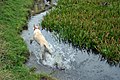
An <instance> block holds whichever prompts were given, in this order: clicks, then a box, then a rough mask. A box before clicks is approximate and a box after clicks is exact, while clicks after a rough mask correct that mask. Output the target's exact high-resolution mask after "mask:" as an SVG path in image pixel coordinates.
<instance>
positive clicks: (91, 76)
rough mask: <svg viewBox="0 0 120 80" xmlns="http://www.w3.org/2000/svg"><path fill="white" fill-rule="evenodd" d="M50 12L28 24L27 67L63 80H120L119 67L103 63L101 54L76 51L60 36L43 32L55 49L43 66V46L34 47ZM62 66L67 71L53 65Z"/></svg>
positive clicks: (25, 34)
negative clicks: (37, 26)
mask: <svg viewBox="0 0 120 80" xmlns="http://www.w3.org/2000/svg"><path fill="white" fill-rule="evenodd" d="M47 13H48V11H45V12H42V13H40V14H37V15H35V16H32V17H31V19H30V20H29V21H28V30H23V32H22V35H21V36H22V38H23V39H24V41H25V42H26V44H27V46H28V49H29V52H30V56H29V60H28V61H27V63H26V65H27V66H28V67H29V68H32V67H35V68H36V69H35V72H36V73H47V74H51V75H52V76H53V77H55V78H57V79H59V80H120V67H119V65H116V66H114V65H113V66H111V65H109V64H108V63H107V60H102V56H101V55H100V54H95V53H94V52H93V51H92V50H90V51H89V52H88V51H87V50H85V49H78V48H75V47H73V46H72V45H71V44H70V43H65V42H62V41H60V40H59V36H58V35H56V33H55V32H49V31H47V30H45V29H42V28H41V29H40V31H41V32H42V34H43V35H44V37H45V38H46V40H47V41H48V43H49V44H50V46H51V48H52V49H53V57H52V58H51V59H53V60H48V62H46V63H40V61H39V59H40V57H39V54H40V45H38V44H37V42H36V41H33V43H32V44H30V39H31V37H32V36H33V25H34V24H40V25H41V22H42V20H43V17H44V16H45V15H46V14H47ZM55 61H56V62H58V64H60V67H64V68H65V70H59V69H57V68H56V67H55V66H54V65H53V64H54V63H53V62H55Z"/></svg>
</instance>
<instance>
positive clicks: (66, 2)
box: [42, 0, 120, 62]
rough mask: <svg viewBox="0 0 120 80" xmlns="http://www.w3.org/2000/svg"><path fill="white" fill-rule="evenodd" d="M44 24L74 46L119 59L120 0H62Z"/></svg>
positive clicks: (110, 58) (115, 59)
mask: <svg viewBox="0 0 120 80" xmlns="http://www.w3.org/2000/svg"><path fill="white" fill-rule="evenodd" d="M42 26H43V27H46V28H47V29H49V30H54V31H56V32H58V33H59V34H60V37H61V38H62V39H64V40H68V41H69V42H72V43H73V44H74V45H79V46H80V47H81V46H82V45H86V47H87V48H92V49H96V50H97V51H99V52H100V53H101V54H102V55H103V56H104V57H105V58H107V59H108V60H112V61H114V62H116V61H117V62H118V61H120V0H59V2H58V6H57V7H56V8H55V9H54V10H52V11H51V12H50V14H47V16H46V17H45V18H44V21H43V22H42Z"/></svg>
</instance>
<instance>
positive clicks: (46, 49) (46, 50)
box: [44, 45, 52, 55]
mask: <svg viewBox="0 0 120 80" xmlns="http://www.w3.org/2000/svg"><path fill="white" fill-rule="evenodd" d="M44 48H45V49H44V50H45V52H48V53H49V54H50V55H52V53H51V52H50V49H48V47H46V45H44Z"/></svg>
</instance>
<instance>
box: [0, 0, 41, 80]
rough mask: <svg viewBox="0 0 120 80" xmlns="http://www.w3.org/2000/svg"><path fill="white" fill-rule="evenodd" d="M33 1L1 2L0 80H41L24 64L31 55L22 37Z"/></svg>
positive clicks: (4, 0)
mask: <svg viewBox="0 0 120 80" xmlns="http://www.w3.org/2000/svg"><path fill="white" fill-rule="evenodd" d="M32 5H33V0H3V1H0V80H39V79H40V77H39V76H40V75H39V74H35V73H33V72H32V71H30V70H29V69H28V68H27V67H26V66H25V65H24V62H25V61H26V60H27V55H28V54H29V52H28V49H27V46H26V44H25V42H24V41H23V39H22V38H21V37H20V34H19V33H20V31H21V30H22V26H24V25H25V24H26V22H27V16H28V10H30V7H31V6H32Z"/></svg>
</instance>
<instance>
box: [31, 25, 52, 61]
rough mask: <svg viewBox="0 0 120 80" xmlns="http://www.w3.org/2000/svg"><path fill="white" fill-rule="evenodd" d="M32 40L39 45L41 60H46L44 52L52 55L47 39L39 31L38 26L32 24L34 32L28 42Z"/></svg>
mask: <svg viewBox="0 0 120 80" xmlns="http://www.w3.org/2000/svg"><path fill="white" fill-rule="evenodd" d="M33 40H35V41H36V42H37V43H38V44H39V45H40V46H41V53H42V60H46V56H45V54H46V53H48V54H50V55H51V56H52V51H51V49H50V47H49V44H48V42H47V40H46V39H45V37H44V36H43V35H42V33H41V31H40V26H36V25H34V33H33V37H32V39H31V40H30V44H31V43H32V42H33Z"/></svg>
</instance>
